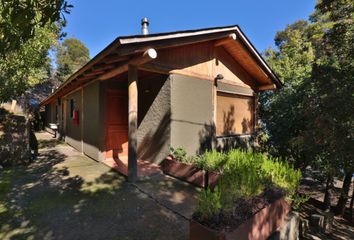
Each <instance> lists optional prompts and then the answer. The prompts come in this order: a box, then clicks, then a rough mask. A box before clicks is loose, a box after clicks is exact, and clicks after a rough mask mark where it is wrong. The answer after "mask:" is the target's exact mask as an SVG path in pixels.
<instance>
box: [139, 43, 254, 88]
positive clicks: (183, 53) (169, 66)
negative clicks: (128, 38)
mask: <svg viewBox="0 0 354 240" xmlns="http://www.w3.org/2000/svg"><path fill="white" fill-rule="evenodd" d="M141 68H142V69H146V70H150V71H154V70H155V71H160V72H161V73H162V72H164V73H177V74H180V75H185V76H191V77H197V78H202V79H206V80H211V81H213V80H214V78H215V76H216V75H218V74H222V75H223V76H224V80H223V81H226V82H228V83H230V84H234V85H239V86H243V87H248V88H250V87H254V80H253V78H252V76H251V75H250V74H249V73H248V72H247V71H246V70H245V69H244V68H243V67H242V66H241V65H240V64H238V63H237V61H236V60H235V59H234V58H233V57H232V56H231V55H230V54H229V53H228V52H226V51H225V49H224V47H223V46H220V47H215V46H214V43H213V42H203V43H198V44H193V45H187V46H182V47H178V48H167V49H163V50H160V51H158V58H157V59H156V60H154V61H152V62H151V63H148V64H146V65H144V66H142V67H141Z"/></svg>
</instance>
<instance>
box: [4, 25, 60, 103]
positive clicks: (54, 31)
mask: <svg viewBox="0 0 354 240" xmlns="http://www.w3.org/2000/svg"><path fill="white" fill-rule="evenodd" d="M59 31H60V28H58V27H57V26H56V25H51V26H46V27H42V28H38V29H37V31H36V35H35V36H34V37H33V38H32V39H30V40H28V41H27V42H26V43H25V44H23V45H21V47H20V48H19V49H17V50H16V51H12V52H11V53H8V54H7V55H6V56H4V57H2V58H0V89H1V90H0V101H7V100H9V99H11V98H14V97H17V96H19V95H21V94H22V93H23V92H24V91H26V90H27V89H28V88H30V87H32V86H34V85H35V84H37V83H39V82H42V81H44V80H46V79H47V78H48V68H50V61H49V59H48V57H47V54H48V50H49V49H50V47H51V46H53V44H55V42H56V39H57V38H58V34H59Z"/></svg>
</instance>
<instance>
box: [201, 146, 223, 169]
mask: <svg viewBox="0 0 354 240" xmlns="http://www.w3.org/2000/svg"><path fill="white" fill-rule="evenodd" d="M226 161H227V158H226V154H224V153H220V152H217V151H215V150H213V151H207V152H205V153H204V154H203V155H202V156H200V157H199V158H198V159H197V161H196V165H197V166H198V167H199V168H201V169H204V170H207V171H221V169H222V167H223V166H224V165H225V163H226Z"/></svg>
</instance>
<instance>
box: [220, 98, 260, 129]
mask: <svg viewBox="0 0 354 240" xmlns="http://www.w3.org/2000/svg"><path fill="white" fill-rule="evenodd" d="M254 101H255V100H254V97H253V96H241V95H237V94H230V93H224V92H218V93H217V109H216V110H217V111H216V135H217V136H231V135H240V134H252V133H253V132H254V128H255V127H254V125H255V121H254Z"/></svg>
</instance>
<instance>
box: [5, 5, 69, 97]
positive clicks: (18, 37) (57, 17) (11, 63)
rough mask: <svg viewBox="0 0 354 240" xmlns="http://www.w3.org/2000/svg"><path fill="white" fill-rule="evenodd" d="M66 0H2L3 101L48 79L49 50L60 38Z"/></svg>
mask: <svg viewBox="0 0 354 240" xmlns="http://www.w3.org/2000/svg"><path fill="white" fill-rule="evenodd" d="M71 7H72V6H71V5H68V4H67V2H66V1H65V0H29V1H28V0H4V1H0V101H1V102H3V101H7V100H9V99H11V98H15V97H18V96H19V95H21V94H22V93H24V92H25V91H26V90H27V89H28V88H30V87H32V86H34V85H35V84H37V83H39V82H42V81H44V80H46V79H47V78H48V69H49V68H50V60H49V58H48V50H49V49H50V47H51V46H53V45H54V44H55V42H56V40H57V39H58V38H59V37H60V31H61V28H62V26H63V25H64V24H65V21H63V19H62V17H63V15H62V14H63V13H69V10H70V8H71Z"/></svg>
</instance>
